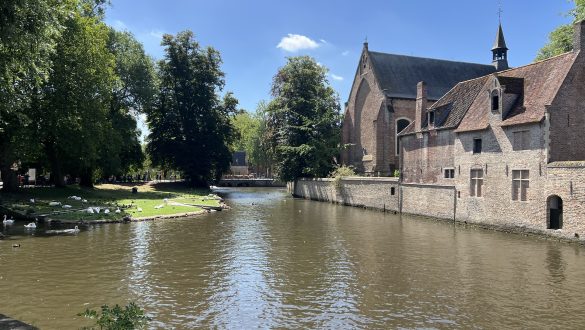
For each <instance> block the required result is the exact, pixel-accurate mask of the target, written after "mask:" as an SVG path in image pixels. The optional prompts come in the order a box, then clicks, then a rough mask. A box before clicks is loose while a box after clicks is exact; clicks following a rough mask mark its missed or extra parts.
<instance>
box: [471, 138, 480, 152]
mask: <svg viewBox="0 0 585 330" xmlns="http://www.w3.org/2000/svg"><path fill="white" fill-rule="evenodd" d="M473 153H474V154H480V153H481V139H473Z"/></svg>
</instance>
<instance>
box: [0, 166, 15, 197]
mask: <svg viewBox="0 0 585 330" xmlns="http://www.w3.org/2000/svg"><path fill="white" fill-rule="evenodd" d="M0 172H2V182H3V188H2V191H3V192H14V191H16V190H18V178H17V176H16V172H14V171H13V170H12V169H11V168H10V166H2V167H1V168H0Z"/></svg>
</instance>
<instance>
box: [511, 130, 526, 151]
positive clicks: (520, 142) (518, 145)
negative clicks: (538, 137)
mask: <svg viewBox="0 0 585 330" xmlns="http://www.w3.org/2000/svg"><path fill="white" fill-rule="evenodd" d="M529 133H530V131H518V132H514V133H512V135H513V145H512V148H513V149H514V150H527V149H530V134H529Z"/></svg>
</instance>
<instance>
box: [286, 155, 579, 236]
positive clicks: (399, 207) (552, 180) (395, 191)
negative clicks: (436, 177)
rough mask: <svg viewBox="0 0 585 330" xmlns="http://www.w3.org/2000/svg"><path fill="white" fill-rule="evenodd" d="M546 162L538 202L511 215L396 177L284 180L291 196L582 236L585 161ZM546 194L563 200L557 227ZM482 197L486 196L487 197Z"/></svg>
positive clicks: (446, 189) (450, 189) (451, 190)
mask: <svg viewBox="0 0 585 330" xmlns="http://www.w3.org/2000/svg"><path fill="white" fill-rule="evenodd" d="M551 165H552V166H550V165H549V167H548V177H547V178H546V179H545V183H544V185H543V187H539V188H542V190H541V191H540V192H538V193H536V191H533V193H534V194H535V195H538V196H539V198H538V200H539V201H540V202H541V203H540V204H541V205H539V206H538V207H536V206H535V207H534V210H533V211H531V212H525V210H524V208H513V207H510V206H506V209H507V212H508V213H509V215H510V216H511V218H510V219H513V220H508V221H504V219H492V218H490V216H493V211H489V210H488V211H485V210H482V209H476V210H475V212H473V213H474V217H473V219H470V218H469V214H468V213H469V212H470V209H469V207H468V205H467V204H465V203H462V201H461V195H460V192H459V191H458V190H457V189H456V186H450V185H441V184H419V183H402V182H400V181H399V180H398V178H376V177H370V178H368V177H346V178H343V179H342V180H340V182H339V183H338V184H337V185H336V184H335V182H334V181H333V179H300V180H297V181H296V182H295V183H289V184H288V189H289V192H290V193H291V194H293V195H294V196H296V197H300V198H305V199H311V200H317V201H323V202H330V203H337V204H343V205H349V206H356V207H364V208H371V209H377V210H383V211H390V212H397V213H398V212H399V213H404V214H412V215H419V216H425V217H432V218H438V219H445V220H450V221H457V222H462V223H468V224H473V225H477V226H480V227H484V228H490V229H496V230H501V231H508V232H518V233H523V234H535V235H545V236H550V237H556V238H560V239H566V240H580V241H585V162H580V163H578V164H574V163H571V164H568V163H567V162H560V163H556V164H551ZM551 196H558V197H560V198H561V199H562V212H563V220H562V222H563V226H562V229H550V228H549V224H548V218H549V216H550V213H549V209H548V205H549V204H548V203H549V200H550V198H551ZM486 198H487V197H486Z"/></svg>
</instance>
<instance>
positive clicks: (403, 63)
mask: <svg viewBox="0 0 585 330" xmlns="http://www.w3.org/2000/svg"><path fill="white" fill-rule="evenodd" d="M368 53H369V56H370V60H371V62H372V64H373V67H374V73H375V75H376V78H377V80H378V82H379V83H380V85H381V86H380V88H382V89H383V90H385V93H386V95H387V96H388V97H397V98H408V99H415V98H416V84H417V83H418V82H419V81H425V82H426V83H427V86H428V89H427V93H428V94H427V95H428V98H429V99H431V100H438V99H439V98H440V97H441V96H443V95H444V94H445V93H447V92H448V91H449V90H450V89H451V88H452V87H453V86H455V85H456V84H457V83H458V82H460V81H464V80H468V79H473V78H477V77H481V76H484V75H486V74H489V73H492V72H494V71H495V68H494V67H493V66H492V65H483V64H475V63H463V62H454V61H445V60H437V59H432V58H422V57H413V56H405V55H395V54H385V53H378V52H368Z"/></svg>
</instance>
